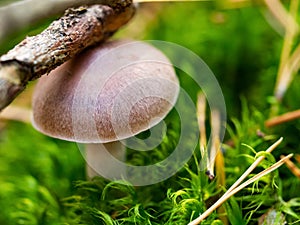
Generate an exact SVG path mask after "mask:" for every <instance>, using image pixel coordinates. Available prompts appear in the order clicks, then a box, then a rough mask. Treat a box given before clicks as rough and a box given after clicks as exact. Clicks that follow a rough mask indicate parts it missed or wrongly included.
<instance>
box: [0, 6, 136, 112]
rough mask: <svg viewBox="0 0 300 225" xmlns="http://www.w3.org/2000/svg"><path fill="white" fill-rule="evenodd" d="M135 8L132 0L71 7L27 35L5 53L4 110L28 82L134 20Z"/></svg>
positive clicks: (1, 72) (0, 65) (0, 62)
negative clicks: (38, 32)
mask: <svg viewBox="0 0 300 225" xmlns="http://www.w3.org/2000/svg"><path fill="white" fill-rule="evenodd" d="M111 2H112V1H111ZM134 11H135V9H134V6H133V4H132V1H131V0H121V1H118V2H116V1H114V4H111V6H107V5H92V6H82V7H79V8H76V9H69V10H67V11H66V12H65V15H64V16H63V17H61V18H60V19H58V20H56V21H54V22H53V23H52V24H50V26H49V27H48V28H47V29H46V30H44V31H43V32H42V33H40V34H38V35H36V36H33V37H27V38H26V39H25V40H23V41H22V42H21V43H20V44H18V45H17V46H15V48H13V49H12V50H10V51H9V52H8V53H7V54H5V55H3V56H1V57H0V110H2V109H3V108H4V107H6V106H7V105H8V104H10V103H11V102H12V101H13V99H14V98H15V97H16V96H17V95H18V94H19V93H20V92H22V91H23V90H24V88H25V87H26V85H27V83H28V81H31V80H35V79H37V78H39V77H40V76H42V75H43V74H45V73H49V72H50V71H51V70H53V69H55V68H56V67H57V66H59V65H61V64H62V63H64V62H65V61H67V60H69V59H70V58H71V57H73V56H74V55H76V54H78V53H79V52H80V51H82V50H83V49H84V48H86V47H89V46H91V45H94V44H96V43H98V42H101V41H104V40H106V39H107V38H108V37H110V36H111V35H112V34H113V33H114V32H115V31H116V30H118V28H120V27H121V26H122V25H124V24H126V23H127V22H128V21H129V20H130V19H131V17H132V16H133V14H134Z"/></svg>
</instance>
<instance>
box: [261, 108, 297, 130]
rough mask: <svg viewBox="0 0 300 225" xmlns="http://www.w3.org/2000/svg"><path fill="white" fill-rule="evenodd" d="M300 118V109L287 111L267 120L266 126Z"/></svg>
mask: <svg viewBox="0 0 300 225" xmlns="http://www.w3.org/2000/svg"><path fill="white" fill-rule="evenodd" d="M299 118H300V109H298V110H295V111H292V112H287V113H285V114H282V115H280V116H275V117H273V118H271V119H268V120H267V121H265V126H266V127H274V126H276V125H279V124H282V123H286V122H289V121H292V120H295V119H299Z"/></svg>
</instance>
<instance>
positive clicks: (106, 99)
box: [32, 40, 179, 143]
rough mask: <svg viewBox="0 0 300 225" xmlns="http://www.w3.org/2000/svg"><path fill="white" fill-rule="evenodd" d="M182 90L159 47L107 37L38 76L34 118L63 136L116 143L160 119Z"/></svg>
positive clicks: (45, 128) (35, 122)
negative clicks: (98, 43)
mask: <svg viewBox="0 0 300 225" xmlns="http://www.w3.org/2000/svg"><path fill="white" fill-rule="evenodd" d="M178 93H179V82H178V79H177V77H176V74H175V71H174V68H173V66H172V65H171V63H170V61H169V60H168V58H167V57H166V56H165V55H164V54H163V53H162V52H161V51H159V50H158V49H156V48H155V47H153V46H152V45H150V44H147V43H145V42H140V41H138V42H137V41H128V40H126V41H124V40H117V41H109V42H105V43H103V44H101V45H99V46H95V47H94V48H91V49H88V50H86V51H84V52H83V53H81V54H79V55H78V56H76V57H74V58H73V59H71V60H70V61H68V62H66V63H64V64H63V65H61V66H59V67H58V68H56V69H55V70H53V71H52V72H51V73H50V74H49V75H48V76H43V77H41V78H40V79H39V81H38V83H37V85H36V87H35V91H34V94H33V101H32V107H33V116H32V122H33V126H34V127H35V128H36V129H37V130H39V131H40V132H41V133H44V134H46V135H48V136H51V137H55V138H59V139H63V140H68V141H75V142H80V143H106V142H112V141H116V140H121V139H125V138H128V137H132V136H134V135H136V134H138V133H140V132H142V131H144V130H147V129H149V128H151V127H153V126H154V125H156V124H157V123H159V122H160V121H161V120H162V119H163V118H164V117H165V116H166V115H167V114H168V112H169V111H170V110H171V109H172V107H173V106H174V104H175V102H176V100H177V97H178Z"/></svg>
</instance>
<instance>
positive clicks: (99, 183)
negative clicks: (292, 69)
mask: <svg viewBox="0 0 300 225" xmlns="http://www.w3.org/2000/svg"><path fill="white" fill-rule="evenodd" d="M229 2H230V1H229ZM284 3H286V4H287V5H289V4H288V3H289V1H284ZM160 4H162V8H161V9H160V10H158V11H157V15H156V16H155V18H154V19H153V21H151V22H149V23H148V24H147V25H146V29H145V33H143V34H142V35H141V36H142V38H143V39H146V40H148V39H151V40H164V41H170V42H175V43H177V44H180V45H182V46H184V47H187V48H189V49H191V50H192V51H194V52H195V53H196V54H198V55H199V56H200V57H201V58H202V59H203V60H204V61H205V62H206V63H207V65H208V66H209V67H210V68H211V70H212V71H213V72H214V74H215V75H216V78H217V79H218V81H219V83H220V86H221V88H222V91H223V94H224V97H225V100H226V106H227V112H228V114H227V117H228V121H227V122H228V124H227V130H226V135H225V139H224V140H223V148H222V150H223V153H224V168H217V171H218V170H222V171H223V172H224V173H225V181H224V180H223V182H225V184H222V183H220V182H219V181H218V179H215V180H212V181H211V180H209V179H208V177H207V175H206V174H205V171H199V169H198V168H199V165H198V164H199V160H200V158H201V157H200V151H199V146H197V148H196V149H195V153H194V155H193V157H192V158H191V159H190V161H189V162H188V163H187V164H186V165H185V166H184V168H182V169H181V170H180V171H178V172H177V173H176V174H175V175H173V176H172V177H170V178H169V179H167V180H165V181H163V182H160V183H157V184H153V185H148V186H141V187H133V186H131V185H130V184H128V183H126V182H123V183H122V182H111V181H109V180H106V179H104V178H102V177H95V178H93V179H92V180H88V179H87V178H86V176H85V162H84V160H83V158H82V155H81V154H80V151H79V149H78V147H77V145H76V144H74V143H70V142H65V141H61V140H56V139H52V138H49V137H45V136H44V135H42V134H39V133H38V132H37V131H35V130H34V129H33V128H32V127H31V125H28V124H23V123H19V122H9V121H8V122H5V123H3V126H1V128H0V208H1V213H0V224H6V225H16V224H18V225H21V224H22V225H25V224H26V225H38V224H43V225H48V224H49V225H54V224H70V225H74V224H86V225H102V224H103V225H104V224H105V225H116V224H124V225H134V224H138V225H144V224H148V225H162V224H164V225H165V224H167V225H174V224H175V225H182V224H188V223H189V222H190V221H192V220H193V219H195V218H196V217H198V216H199V215H200V214H202V213H203V212H204V211H205V210H206V209H207V208H208V207H209V206H210V205H212V204H213V203H214V202H216V201H217V200H218V198H220V197H221V196H222V194H223V193H224V192H225V191H226V189H228V188H229V187H230V186H231V185H232V184H233V183H234V182H235V181H236V180H237V179H238V178H239V177H240V176H241V174H242V173H243V172H244V171H245V170H246V169H247V168H248V167H249V166H250V165H251V164H252V163H253V162H254V161H255V159H256V158H257V157H259V156H261V155H262V154H265V156H266V159H265V160H264V161H263V162H262V163H261V164H259V167H258V168H257V169H255V170H254V171H253V172H252V173H251V175H250V177H251V176H254V175H255V174H257V173H259V172H260V171H261V170H263V169H266V168H268V167H269V166H270V165H272V164H273V163H275V162H276V161H278V160H279V159H280V155H288V154H290V153H294V154H295V155H297V154H300V148H299V146H300V145H299V135H300V120H293V121H290V122H286V123H283V124H280V125H278V126H274V127H270V128H268V127H266V126H265V121H266V120H267V119H269V116H270V115H273V114H274V113H275V114H282V113H285V112H289V111H292V110H296V109H299V106H300V105H299V102H300V92H299V85H300V80H299V76H298V75H297V74H294V75H295V76H294V78H293V80H292V82H291V85H290V86H289V88H288V90H287V92H286V93H285V95H284V97H283V98H282V99H280V100H278V99H275V98H274V97H273V90H274V87H275V83H276V79H277V73H278V68H279V65H280V60H281V57H280V55H281V50H282V45H283V41H284V38H285V37H284V35H283V33H280V29H279V30H277V31H276V30H274V27H271V25H270V24H269V23H268V22H267V18H268V16H270V15H269V14H267V16H266V15H265V13H267V11H268V9H267V8H266V6H263V5H262V4H257V5H255V4H254V3H249V4H248V5H247V6H244V5H243V6H244V7H240V6H238V7H237V6H236V7H234V8H228V7H227V8H223V7H222V8H221V6H220V4H216V3H215V2H214V1H210V2H193V3H160ZM143 7H147V5H146V4H145V6H143ZM286 9H287V10H289V8H288V6H287V7H286ZM297 11H299V9H298V10H297ZM133 20H134V19H133ZM278 26H279V25H278ZM35 29H36V27H35ZM122 35H124V36H125V35H128V36H129V37H130V34H126V27H125V28H124V30H123V32H122ZM21 36H22V35H21ZM298 39H299V36H297V35H295V37H294V39H293V41H292V43H293V44H292V49H294V48H296V46H297V43H298ZM14 44H15V43H13V42H10V41H6V42H4V43H3V44H1V46H0V49H1V51H2V52H3V51H4V49H5V50H7V46H8V45H9V46H10V45H14ZM177 72H178V77H179V79H180V83H181V86H182V88H183V89H184V90H185V91H186V92H187V93H188V94H189V95H190V97H191V99H192V100H193V101H194V103H195V104H196V100H197V99H196V98H197V93H198V92H199V90H200V88H199V87H198V86H197V85H196V84H195V82H194V81H193V80H192V79H191V78H189V77H188V76H186V75H185V74H184V73H183V72H181V71H179V70H178V71H177ZM274 108H276V110H275V111H274ZM165 122H166V125H167V128H168V129H167V132H166V135H165V136H164V138H163V140H162V143H161V144H160V145H159V146H157V148H156V149H154V150H153V151H151V152H149V151H147V152H136V151H133V150H130V149H128V152H127V159H128V163H129V164H133V165H150V164H153V163H156V162H158V161H160V160H163V159H164V158H165V157H167V156H168V155H169V154H170V153H171V152H172V151H173V149H174V146H175V145H176V143H177V141H178V138H179V135H180V132H179V130H180V127H179V124H180V119H179V118H178V115H177V114H176V111H175V110H174V111H172V112H171V113H170V114H169V115H168V116H167V118H166V120H165ZM207 124H209V121H207ZM207 128H208V131H209V126H208V127H207ZM143 135H145V136H147V133H146V132H145V133H144V134H141V135H140V137H143ZM279 137H283V138H284V140H283V142H282V143H281V144H280V145H279V147H278V148H277V149H276V150H274V152H273V153H272V155H271V154H266V153H261V151H265V150H266V149H267V148H268V147H269V146H270V145H271V144H273V143H274V142H275V141H276V140H277V139H278V138H279ZM190 144H191V143H186V145H187V146H188V145H190ZM191 148H192V146H191ZM292 161H293V162H295V163H296V165H298V166H299V165H300V162H296V160H295V159H294V158H292ZM217 162H220V161H217ZM217 166H218V165H217ZM217 174H218V172H217ZM216 178H218V177H216ZM299 188H300V179H299V178H297V177H296V176H295V175H294V174H292V173H291V171H290V170H289V169H288V168H287V167H286V166H282V167H280V168H279V169H278V170H276V171H275V172H272V173H270V174H268V175H266V176H264V177H263V178H261V179H260V180H259V181H256V182H254V184H251V185H249V186H247V187H246V188H244V189H243V190H242V191H240V192H238V193H237V194H236V195H234V196H233V197H231V198H230V199H229V200H228V201H227V202H226V203H224V204H223V210H219V211H215V212H214V213H212V214H210V215H209V216H208V217H207V218H206V219H205V220H204V221H203V222H202V223H201V224H207V225H210V224H214V225H219V224H220V225H221V224H224V225H225V224H232V225H244V224H245V225H246V224H247V225H248V224H249V225H250V224H258V223H259V224H266V225H268V224H278V225H279V224H284V222H287V223H288V224H298V223H300V193H299Z"/></svg>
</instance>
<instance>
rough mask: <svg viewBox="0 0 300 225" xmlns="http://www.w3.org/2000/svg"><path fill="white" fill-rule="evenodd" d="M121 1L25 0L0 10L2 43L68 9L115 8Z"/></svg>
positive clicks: (0, 39) (0, 38) (0, 36)
mask: <svg viewBox="0 0 300 225" xmlns="http://www.w3.org/2000/svg"><path fill="white" fill-rule="evenodd" d="M116 2H120V1H119V0H76V1H74V0H44V1H41V0H23V1H18V2H14V3H11V4H9V5H5V6H2V7H1V8H0V31H1V32H0V42H1V41H2V40H4V39H5V38H6V37H7V36H8V35H10V34H14V33H16V32H17V31H19V30H21V29H23V28H24V27H27V26H30V25H31V24H32V23H35V22H36V21H39V20H42V19H46V18H49V17H51V16H56V15H61V14H62V13H63V12H64V11H65V10H66V9H67V8H71V7H79V6H81V5H93V4H103V5H108V6H113V5H114V4H116Z"/></svg>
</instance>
